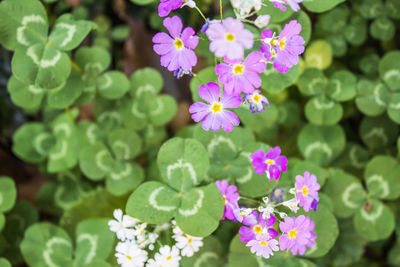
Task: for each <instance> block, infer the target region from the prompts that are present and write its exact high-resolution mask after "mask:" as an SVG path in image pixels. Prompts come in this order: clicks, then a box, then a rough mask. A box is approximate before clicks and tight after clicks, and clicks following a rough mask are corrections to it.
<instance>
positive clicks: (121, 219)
mask: <svg viewBox="0 0 400 267" xmlns="http://www.w3.org/2000/svg"><path fill="white" fill-rule="evenodd" d="M114 218H115V219H116V220H110V221H108V226H109V227H110V230H111V231H112V232H115V233H116V234H117V238H118V239H120V240H121V241H125V240H126V239H133V238H134V236H135V231H134V230H133V229H129V228H128V227H133V226H135V225H136V224H137V222H138V220H137V219H134V218H132V217H131V216H129V215H123V214H122V210H120V209H116V210H114Z"/></svg>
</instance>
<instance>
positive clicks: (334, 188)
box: [324, 173, 366, 218]
mask: <svg viewBox="0 0 400 267" xmlns="http://www.w3.org/2000/svg"><path fill="white" fill-rule="evenodd" d="M325 188H326V190H324V192H325V193H326V194H328V195H329V196H330V197H331V199H332V201H333V205H334V209H333V212H334V214H335V215H336V216H337V217H339V218H347V217H349V216H351V215H352V214H354V213H355V212H356V211H357V210H358V209H359V208H360V207H361V205H362V203H363V201H364V199H365V195H366V193H365V191H364V189H363V187H362V185H361V182H360V181H359V180H358V179H357V178H356V177H354V176H352V175H350V174H346V173H335V174H334V175H332V176H330V177H329V179H327V181H326V184H325Z"/></svg>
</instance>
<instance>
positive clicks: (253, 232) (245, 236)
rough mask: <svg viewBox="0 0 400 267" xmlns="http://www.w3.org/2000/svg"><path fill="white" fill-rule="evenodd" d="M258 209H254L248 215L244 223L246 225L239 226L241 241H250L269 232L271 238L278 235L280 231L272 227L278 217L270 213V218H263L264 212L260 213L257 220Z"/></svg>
mask: <svg viewBox="0 0 400 267" xmlns="http://www.w3.org/2000/svg"><path fill="white" fill-rule="evenodd" d="M257 214H258V213H257V211H253V212H252V213H251V214H249V215H247V216H246V217H245V218H244V219H243V221H242V223H243V224H244V225H247V226H250V227H247V226H242V227H240V228H239V234H241V235H242V236H240V238H239V239H240V241H242V242H245V243H247V242H249V241H250V240H253V239H256V236H257V235H259V234H268V235H269V236H270V238H275V237H277V236H278V232H277V231H276V230H275V229H274V228H270V227H271V226H273V225H274V224H275V221H276V218H275V217H274V215H270V216H269V218H268V219H264V218H263V216H262V215H263V213H260V215H259V216H258V220H257Z"/></svg>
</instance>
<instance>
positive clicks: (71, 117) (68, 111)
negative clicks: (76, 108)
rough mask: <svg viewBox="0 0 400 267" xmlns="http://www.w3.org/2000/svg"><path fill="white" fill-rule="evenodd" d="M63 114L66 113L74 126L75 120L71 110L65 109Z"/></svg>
mask: <svg viewBox="0 0 400 267" xmlns="http://www.w3.org/2000/svg"><path fill="white" fill-rule="evenodd" d="M65 112H66V113H67V115H68V117H69V119H70V120H71V121H72V123H74V124H75V119H74V116H72V113H71V110H70V109H69V107H67V108H65Z"/></svg>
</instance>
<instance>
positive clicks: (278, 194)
mask: <svg viewBox="0 0 400 267" xmlns="http://www.w3.org/2000/svg"><path fill="white" fill-rule="evenodd" d="M284 194H285V189H283V188H279V187H277V186H275V187H274V189H273V190H272V193H271V200H272V201H275V203H281V202H282V201H283V199H284Z"/></svg>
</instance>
